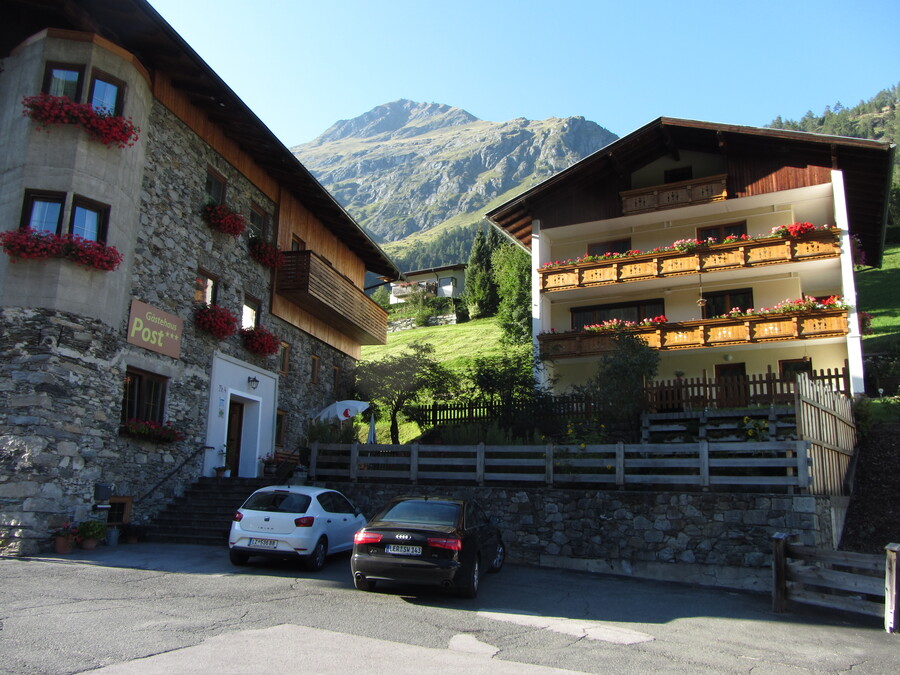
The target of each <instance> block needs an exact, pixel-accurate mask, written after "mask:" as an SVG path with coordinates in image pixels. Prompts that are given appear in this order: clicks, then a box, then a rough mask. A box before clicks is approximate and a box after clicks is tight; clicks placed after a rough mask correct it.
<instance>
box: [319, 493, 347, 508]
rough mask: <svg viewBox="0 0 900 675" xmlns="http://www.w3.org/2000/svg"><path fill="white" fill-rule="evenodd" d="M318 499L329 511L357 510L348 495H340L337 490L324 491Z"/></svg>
mask: <svg viewBox="0 0 900 675" xmlns="http://www.w3.org/2000/svg"><path fill="white" fill-rule="evenodd" d="M316 500H318V502H319V504H320V505H321V506H322V508H323V509H325V510H326V511H328V513H355V512H356V509H354V508H353V504H351V503H350V502H348V501H347V498H346V497H344V496H343V495H339V494H338V493H337V492H323V493H322V494H320V495H319V496H318V497H316Z"/></svg>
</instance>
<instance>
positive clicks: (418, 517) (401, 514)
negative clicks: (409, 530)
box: [379, 500, 459, 525]
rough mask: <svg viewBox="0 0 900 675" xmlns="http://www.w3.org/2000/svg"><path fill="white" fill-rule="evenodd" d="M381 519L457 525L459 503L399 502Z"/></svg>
mask: <svg viewBox="0 0 900 675" xmlns="http://www.w3.org/2000/svg"><path fill="white" fill-rule="evenodd" d="M379 520H391V521H395V522H403V523H423V524H428V525H456V523H457V522H458V521H459V504H448V503H447V502H429V501H424V500H411V501H405V502H398V503H396V504H394V505H393V506H391V507H390V508H389V509H388V510H387V511H385V512H384V513H383V514H382V515H381V518H379Z"/></svg>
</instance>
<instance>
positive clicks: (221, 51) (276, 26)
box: [149, 0, 900, 146]
mask: <svg viewBox="0 0 900 675" xmlns="http://www.w3.org/2000/svg"><path fill="white" fill-rule="evenodd" d="M149 1H150V4H151V5H152V6H153V7H154V8H155V9H156V10H157V11H158V12H159V13H160V14H161V15H162V16H163V18H165V19H166V20H167V21H168V22H169V23H170V24H171V25H172V26H173V27H174V28H175V30H176V31H178V33H179V34H181V36H182V37H183V38H184V39H185V40H186V41H187V42H188V44H190V45H191V46H192V47H193V49H194V50H195V51H196V52H197V53H198V54H200V56H201V57H202V58H203V59H204V60H205V61H206V62H207V63H208V64H209V65H210V66H211V67H212V68H213V69H214V70H215V71H216V72H217V73H218V74H219V76H220V77H221V78H222V79H223V80H224V81H225V82H226V83H227V84H228V85H229V86H230V87H231V88H232V89H233V90H234V91H235V93H237V94H238V96H240V97H241V98H242V99H243V100H244V102H245V103H246V104H247V105H248V106H249V107H250V108H251V109H252V110H253V111H254V112H255V113H256V114H257V116H259V118H260V119H262V121H263V122H265V123H266V125H268V127H269V128H270V129H271V130H272V131H273V133H275V135H276V136H278V138H280V139H281V141H282V142H283V143H284V144H285V145H288V146H292V145H297V144H299V143H304V142H307V141H310V140H312V139H313V138H315V137H316V136H318V135H319V134H321V133H322V132H323V131H325V130H326V129H327V128H328V127H329V126H331V125H332V124H333V123H334V122H336V121H338V120H341V119H350V118H353V117H356V116H358V115H361V114H362V113H365V112H367V111H369V110H371V109H372V108H374V107H375V106H377V105H380V104H382V103H388V102H390V101H395V100H397V99H400V98H407V99H411V100H414V101H420V102H434V103H445V104H448V105H453V106H457V107H460V108H463V109H465V110H467V111H468V112H470V113H472V114H473V115H475V116H476V117H479V118H481V119H484V120H490V121H494V122H502V121H506V120H509V119H513V118H516V117H525V118H528V119H544V118H547V117H568V116H574V115H581V116H583V117H585V118H587V119H589V120H592V121H594V122H596V123H598V124H600V125H601V126H604V127H606V128H607V129H609V130H610V131H612V132H613V133H616V134H618V135H620V136H621V135H624V134H626V133H628V132H630V131H633V130H634V129H636V128H638V127H640V126H643V125H644V124H646V123H647V122H650V121H651V120H654V119H656V118H657V117H660V116H668V117H683V118H689V119H699V120H705V121H711V122H721V123H729V124H745V125H751V126H763V125H765V124H768V123H769V122H771V121H772V120H773V119H774V118H775V117H776V116H777V115H781V116H782V117H784V118H791V119H799V118H800V117H802V116H803V115H804V114H805V113H806V111H807V110H812V111H813V112H814V113H816V114H821V113H822V111H823V110H824V108H825V106H826V105H834V103H835V102H837V101H840V102H841V103H842V104H843V105H845V106H848V107H849V106H853V105H856V104H857V103H859V101H860V100H861V99H868V98H870V97H872V96H874V95H875V94H876V93H877V92H878V91H880V90H882V89H884V88H887V87H890V86H893V85H895V84H897V82H898V81H900V42H898V41H897V27H898V26H900V2H897V0H859V2H856V3H851V2H849V0H817V1H815V2H808V1H805V0H804V1H791V0H782V1H781V2H771V1H769V0H757V1H755V2H747V3H736V2H730V1H729V0H716V1H714V2H707V1H706V0H698V1H692V0H683V1H682V2H674V0H669V1H660V0H645V1H642V0H630V1H629V0H619V1H617V2H606V1H603V0H593V1H592V0H540V1H535V0H480V1H473V0H455V1H454V2H448V3H443V2H436V1H434V0H379V1H374V0H369V1H366V0H324V1H323V0H252V1H248V0H149Z"/></svg>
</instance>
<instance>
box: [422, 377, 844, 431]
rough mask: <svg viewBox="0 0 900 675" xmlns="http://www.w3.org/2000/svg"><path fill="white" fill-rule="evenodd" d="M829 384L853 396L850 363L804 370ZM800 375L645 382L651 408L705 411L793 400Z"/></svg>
mask: <svg viewBox="0 0 900 675" xmlns="http://www.w3.org/2000/svg"><path fill="white" fill-rule="evenodd" d="M800 375H802V376H803V377H806V378H808V379H810V380H812V381H814V382H816V383H819V384H821V385H822V386H823V387H824V388H825V389H827V390H830V391H834V392H840V393H843V394H844V395H846V396H848V397H849V396H850V375H849V370H848V368H847V367H844V368H834V369H832V368H827V369H823V370H814V371H812V372H810V373H808V374H805V373H801V374H800ZM797 377H798V375H795V374H791V375H780V374H777V373H775V372H773V370H772V368H771V366H770V367H769V369H768V372H766V373H757V374H753V375H741V376H735V377H717V378H716V377H707V375H706V374H705V373H704V374H703V375H702V376H701V377H697V378H677V379H674V380H660V381H657V382H650V383H648V384H647V385H645V387H644V398H645V403H644V406H645V410H646V412H666V411H669V412H677V411H701V410H706V409H724V408H742V407H749V406H764V405H765V406H769V405H779V406H780V405H793V404H794V403H795V402H796V399H797V392H798V390H797V386H796V379H797ZM595 407H596V406H595V404H594V403H593V402H592V401H591V400H590V399H589V398H586V397H583V396H572V395H563V396H552V397H546V398H542V399H540V400H539V401H538V402H537V403H531V402H527V401H526V402H501V403H497V402H468V403H434V404H432V405H428V406H420V407H417V408H414V410H415V412H414V415H413V416H414V417H415V418H416V419H419V420H421V421H422V422H423V423H424V424H426V425H431V426H436V425H438V424H458V423H460V422H475V421H484V420H494V419H504V418H515V417H522V416H528V417H529V418H541V417H542V418H559V417H562V418H567V419H569V418H570V419H585V418H589V417H591V415H592V414H593V411H594V409H595Z"/></svg>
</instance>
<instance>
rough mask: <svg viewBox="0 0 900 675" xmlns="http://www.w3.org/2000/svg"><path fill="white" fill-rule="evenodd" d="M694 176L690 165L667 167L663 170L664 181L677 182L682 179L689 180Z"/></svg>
mask: <svg viewBox="0 0 900 675" xmlns="http://www.w3.org/2000/svg"><path fill="white" fill-rule="evenodd" d="M693 177H694V170H693V168H692V167H690V166H679V167H678V168H677V169H669V170H668V171H665V172H663V182H664V183H677V182H679V181H683V180H690V179H691V178H693Z"/></svg>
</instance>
